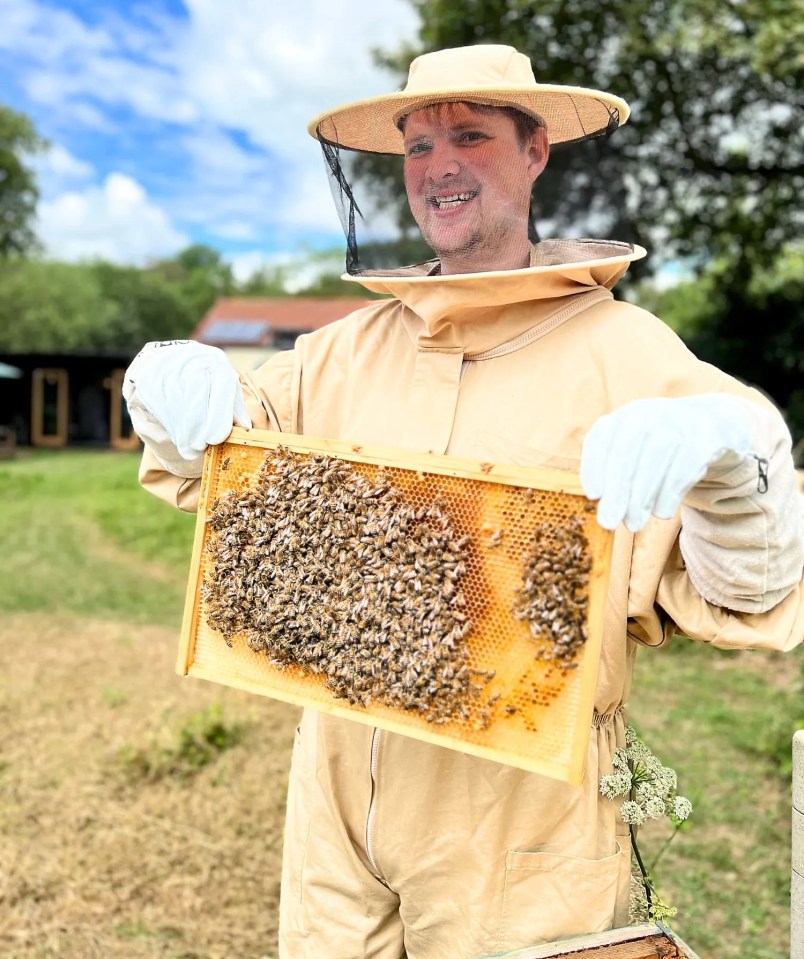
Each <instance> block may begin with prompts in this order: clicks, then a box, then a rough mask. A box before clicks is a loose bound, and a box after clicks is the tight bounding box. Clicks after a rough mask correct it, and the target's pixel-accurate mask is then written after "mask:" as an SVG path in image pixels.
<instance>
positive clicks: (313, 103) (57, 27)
mask: <svg viewBox="0 0 804 959" xmlns="http://www.w3.org/2000/svg"><path fill="white" fill-rule="evenodd" d="M185 6H186V9H187V16H186V17H170V16H168V15H166V14H164V13H162V12H157V11H156V10H155V9H154V10H149V8H148V5H147V3H144V4H139V5H133V6H131V7H129V8H120V9H119V10H118V11H111V10H108V11H106V12H104V13H103V14H102V18H101V21H100V23H99V24H98V25H95V26H87V25H86V24H85V23H83V22H82V21H81V19H80V18H79V17H78V16H76V15H75V14H74V13H72V12H71V11H69V10H66V9H59V8H58V0H50V2H48V3H47V4H45V3H44V2H40V0H0V20H2V23H3V28H2V30H0V51H3V50H5V51H8V54H9V55H10V56H12V57H14V58H16V62H17V63H18V64H19V66H18V68H15V73H16V77H17V82H18V83H19V84H20V85H21V86H22V87H23V88H24V89H25V90H26V92H27V94H28V96H29V97H30V98H31V99H32V100H34V101H35V102H36V103H39V104H42V105H45V106H46V107H47V108H48V111H49V116H50V117H51V118H52V119H51V127H52V128H55V129H57V130H58V131H59V132H58V138H59V140H63V141H64V143H65V144H66V146H70V145H71V144H72V143H73V142H75V141H71V139H70V138H71V136H74V135H75V131H76V130H81V131H83V133H84V135H85V136H93V135H97V134H106V135H107V136H109V135H114V136H115V137H116V149H115V154H114V155H115V160H114V161H113V162H114V163H115V164H122V163H125V167H124V168H125V169H127V170H129V171H131V172H132V175H133V176H135V177H138V174H137V172H136V171H137V163H138V160H139V158H140V156H142V157H146V156H151V161H150V167H149V169H150V175H151V176H157V175H158V176H159V178H160V186H159V195H160V201H159V203H160V206H161V211H160V212H162V213H163V215H166V216H168V217H169V219H170V221H172V222H173V223H176V224H186V227H187V229H190V230H192V229H193V228H199V229H200V228H203V230H204V232H205V233H206V234H207V235H209V236H212V237H220V238H221V240H223V241H226V240H230V241H239V242H242V241H243V240H246V241H248V240H250V239H251V238H255V237H257V236H259V235H264V234H265V233H266V232H267V233H269V234H270V235H272V236H275V238H276V242H278V243H280V244H281V243H283V242H284V240H283V239H282V237H284V236H286V235H287V236H290V235H291V234H293V233H295V234H296V235H298V234H299V233H300V232H303V231H307V232H311V231H316V232H322V231H323V232H331V233H333V234H335V235H337V233H338V232H339V230H340V224H339V221H338V218H337V215H336V212H335V209H334V204H333V202H332V198H331V195H330V192H329V187H328V183H327V177H326V174H325V172H324V168H323V163H322V161H321V156H320V149H319V147H318V144H317V143H316V142H315V140H313V139H312V138H311V137H310V136H309V135H308V133H307V131H306V125H307V123H308V122H309V120H310V119H311V118H312V117H313V116H315V115H316V114H318V113H320V112H322V111H323V110H324V109H327V108H329V107H333V106H336V105H338V104H340V103H343V102H347V101H350V100H354V99H359V98H362V97H367V96H371V95H374V94H377V93H385V92H388V91H389V90H390V89H392V88H393V87H394V86H395V85H396V84H395V78H393V77H391V76H389V75H388V74H387V73H386V72H384V71H382V70H380V69H378V68H377V67H375V66H374V64H373V62H372V59H371V53H370V49H371V48H372V47H376V46H379V47H389V48H395V47H398V46H399V44H400V43H402V42H404V41H405V40H406V39H408V38H412V36H413V35H414V33H415V29H416V24H417V20H418V17H417V14H416V13H415V11H414V9H413V7H412V5H411V4H410V3H409V2H408V0H300V2H297V3H295V4H274V5H269V4H267V3H265V0H230V2H229V3H227V4H223V3H221V2H220V0H186V2H185ZM128 117H133V118H134V119H133V121H130V120H129V119H127V118H128ZM124 118H126V119H124ZM159 124H162V125H163V126H162V127H161V128H160V126H159ZM145 128H147V130H148V133H147V136H149V137H153V136H155V135H157V136H158V135H160V134H159V133H155V131H159V130H160V129H161V130H162V131H163V132H162V136H163V137H164V141H163V144H161V145H169V146H170V147H177V148H178V150H176V149H173V150H172V153H173V155H174V156H175V157H177V158H178V159H177V161H175V162H174V163H173V166H172V168H171V169H170V170H167V171H166V170H165V166H164V163H163V161H162V160H159V151H156V155H155V156H153V155H152V151H150V150H149V145H150V144H149V143H148V142H145V141H144V140H143V139H139V140H138V137H142V136H143V134H142V133H141V132H140V130H142V129H145ZM50 135H52V133H51V134H50ZM83 142H84V141H82V143H83ZM124 151H127V152H126V159H125V160H122V159H120V155H121V153H122V152H124ZM83 152H84V151H83V147H82V153H83ZM84 155H85V156H86V155H87V154H84ZM182 155H183V156H184V157H186V163H182V161H181V157H182ZM91 158H93V159H95V156H92V157H91ZM79 162H80V161H79ZM157 162H159V163H162V166H161V167H159V168H158V169H159V172H158V174H154V172H153V171H154V170H156V169H157V166H156V163H157ZM96 163H97V166H98V168H99V169H101V170H103V169H104V163H103V160H102V158H101V156H100V155H97V159H96ZM120 168H121V167H120V166H118V169H120ZM147 176H148V175H147V174H145V173H143V174H141V175H139V177H138V178H139V179H142V180H146V179H147ZM107 182H108V181H107ZM149 182H152V181H149ZM46 185H47V184H46V183H44V182H43V186H46ZM61 193H62V185H61V184H55V183H52V184H50V185H49V186H48V189H46V190H43V195H44V196H45V197H46V198H47V199H48V204H47V208H46V209H43V212H42V221H43V224H48V228H50V224H51V220H50V218H51V217H53V216H54V215H57V214H59V213H60V212H61V210H62V207H61V206H60V204H61V203H62V202H63V200H64V198H63V196H62V195H61ZM82 196H84V198H85V200H86V202H89V200H88V199H87V198H88V197H89V193H86V194H83V195H82ZM94 202H98V203H99V202H100V201H94ZM143 202H145V201H143ZM154 209H155V208H154ZM169 228H170V229H174V227H172V226H170V224H169ZM86 230H87V228H86V227H84V228H82V234H81V235H82V236H83V235H84V234H85V233H86ZM271 231H275V232H274V233H271ZM124 235H125V236H130V235H131V229H130V228H128V229H127V230H126V231H124ZM156 239H158V238H157V237H156V236H154V240H156ZM66 242H67V238H66V237H62V239H61V240H60V243H61V244H62V245H63V244H64V243H66ZM83 242H87V243H88V242H89V240H88V239H86V240H79V238H78V237H76V239H75V242H74V243H73V247H75V248H78V247H80V245H81V243H83ZM105 242H106V244H107V246H108V247H109V248H110V249H115V250H122V249H123V248H124V247H125V243H126V242H128V241H123V240H118V238H116V237H114V236H109V237H107V239H106V241H105ZM135 247H136V249H137V250H139V249H140V246H139V245H138V244H135Z"/></svg>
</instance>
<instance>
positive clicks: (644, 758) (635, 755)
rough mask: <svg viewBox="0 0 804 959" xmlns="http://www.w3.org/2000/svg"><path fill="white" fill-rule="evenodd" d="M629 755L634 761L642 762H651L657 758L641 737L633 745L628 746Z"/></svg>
mask: <svg viewBox="0 0 804 959" xmlns="http://www.w3.org/2000/svg"><path fill="white" fill-rule="evenodd" d="M628 756H629V758H630V760H631V762H632V763H635V764H636V763H640V762H645V763H647V762H649V761H650V760H651V759H655V756H654V755H653V753H652V752H651V751H650V749H648V747H647V746H646V745H645V744H644V743H643V742H642V740H641V739H637V740H636V742H635V743H633V745H631V746H629V747H628Z"/></svg>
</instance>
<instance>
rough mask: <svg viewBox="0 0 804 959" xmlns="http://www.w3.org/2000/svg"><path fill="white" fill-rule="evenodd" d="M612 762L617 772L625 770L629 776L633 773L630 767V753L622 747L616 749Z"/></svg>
mask: <svg viewBox="0 0 804 959" xmlns="http://www.w3.org/2000/svg"><path fill="white" fill-rule="evenodd" d="M611 764H612V766H613V767H614V769H615V771H616V772H624V773H627V774H628V775H629V776H630V775H631V772H630V770H629V768H628V753H627V752H626V751H625V750H624V749H620V747H619V746H618V747H617V748H616V749H615V750H614V755H613V756H612V757H611Z"/></svg>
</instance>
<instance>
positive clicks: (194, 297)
mask: <svg viewBox="0 0 804 959" xmlns="http://www.w3.org/2000/svg"><path fill="white" fill-rule="evenodd" d="M149 272H151V273H152V274H154V275H156V276H160V277H162V278H163V279H164V280H166V281H168V282H169V283H171V284H173V285H174V286H175V287H176V288H177V289H178V290H179V292H180V295H181V297H182V299H183V300H184V301H185V303H186V305H187V308H188V309H189V311H190V313H191V314H192V316H193V317H194V318H195V321H196V322H198V320H200V319H201V317H202V316H203V315H204V314H205V313H206V312H207V310H208V309H209V308H210V307H211V306H212V304H213V303H214V302H215V300H217V299H218V297H219V296H226V295H228V294H230V293H232V292H234V288H235V285H234V279H233V278H232V268H231V266H229V264H228V263H225V262H224V261H223V257H222V256H221V254H220V253H219V252H218V250H216V249H214V248H213V247H211V246H207V245H206V244H204V243H195V244H193V245H192V246H188V247H187V248H186V249H184V250H182V251H181V253H178V254H177V255H176V256H175V257H173V259H170V260H160V261H158V262H156V263H154V264H153V265H152V266H151V267H150V268H149Z"/></svg>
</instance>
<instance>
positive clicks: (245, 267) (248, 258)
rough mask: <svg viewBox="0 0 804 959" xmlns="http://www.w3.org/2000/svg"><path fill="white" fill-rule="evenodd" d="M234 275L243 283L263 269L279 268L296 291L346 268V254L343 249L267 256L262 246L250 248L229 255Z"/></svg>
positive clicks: (286, 287)
mask: <svg viewBox="0 0 804 959" xmlns="http://www.w3.org/2000/svg"><path fill="white" fill-rule="evenodd" d="M228 262H229V263H230V264H231V266H232V275H233V276H234V278H235V280H237V282H238V283H243V282H245V281H246V280H248V279H250V278H251V277H252V276H254V274H255V273H259V272H260V271H261V270H265V269H267V270H272V269H274V268H276V267H278V268H279V270H280V272H281V276H282V280H283V284H284V287H285V289H286V290H287V291H288V292H289V293H296V292H298V291H299V290H302V289H304V288H305V287H308V286H310V284H311V283H314V282H315V281H316V280H317V279H318V278H319V277H321V276H324V275H326V274H333V273H335V274H337V275H338V276H340V274H341V273H343V272H344V269H345V267H344V255H343V253H342V252H341V251H340V250H333V251H331V252H330V253H324V254H321V253H309V254H305V253H297V252H293V253H290V252H283V253H274V254H272V255H271V256H266V255H265V254H264V253H263V252H262V251H261V250H249V251H248V252H247V253H238V254H235V256H232V257H229V258H228Z"/></svg>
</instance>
